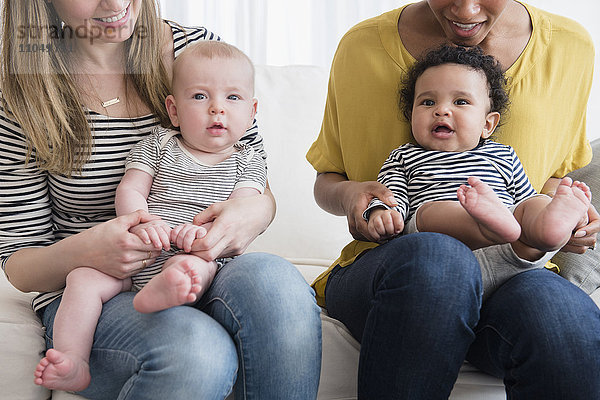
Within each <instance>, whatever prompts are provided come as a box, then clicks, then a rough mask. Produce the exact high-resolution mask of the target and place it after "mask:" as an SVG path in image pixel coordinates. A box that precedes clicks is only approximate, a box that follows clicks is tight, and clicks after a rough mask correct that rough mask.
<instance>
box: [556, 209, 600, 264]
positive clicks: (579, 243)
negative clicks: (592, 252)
mask: <svg viewBox="0 0 600 400" xmlns="http://www.w3.org/2000/svg"><path fill="white" fill-rule="evenodd" d="M599 231H600V214H598V211H597V210H596V208H595V207H594V206H593V205H591V204H590V208H589V210H588V223H587V225H585V226H581V227H579V228H577V229H576V230H575V232H573V234H572V235H571V239H570V240H569V242H568V243H567V244H566V245H565V246H564V247H563V248H562V249H561V251H565V252H569V253H577V254H583V253H585V252H586V251H587V249H593V248H595V247H596V241H597V237H598V232H599Z"/></svg>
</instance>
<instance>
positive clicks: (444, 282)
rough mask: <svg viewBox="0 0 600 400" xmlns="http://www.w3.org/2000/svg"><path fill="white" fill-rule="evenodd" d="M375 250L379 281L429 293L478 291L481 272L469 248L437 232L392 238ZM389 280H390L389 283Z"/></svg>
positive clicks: (425, 293)
mask: <svg viewBox="0 0 600 400" xmlns="http://www.w3.org/2000/svg"><path fill="white" fill-rule="evenodd" d="M376 250H378V251H382V252H384V254H383V255H382V256H380V258H381V259H382V260H381V263H382V265H383V268H381V269H380V273H379V277H378V280H379V281H383V280H385V281H386V284H392V285H394V284H396V285H402V286H404V285H407V284H409V285H410V286H412V287H413V288H414V289H415V290H418V291H420V292H421V293H423V296H424V298H425V297H428V296H436V295H439V296H442V297H446V298H447V299H448V300H450V299H449V298H448V297H447V296H449V295H452V293H454V294H455V295H460V294H473V293H474V294H478V293H480V291H481V271H480V268H479V264H478V263H477V260H476V259H475V257H474V256H473V253H472V251H471V250H470V249H469V248H468V247H466V246H465V245H464V244H463V243H461V242H459V241H458V240H456V239H454V238H451V237H449V236H446V235H442V234H438V233H417V234H411V235H406V236H402V237H400V238H397V239H394V240H392V241H390V242H388V243H386V244H385V245H384V246H380V248H377V249H376ZM390 281H391V282H390Z"/></svg>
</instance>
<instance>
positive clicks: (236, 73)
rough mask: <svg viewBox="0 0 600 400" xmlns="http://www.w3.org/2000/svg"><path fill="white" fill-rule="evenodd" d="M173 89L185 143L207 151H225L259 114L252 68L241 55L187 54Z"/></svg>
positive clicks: (176, 119) (176, 117)
mask: <svg viewBox="0 0 600 400" xmlns="http://www.w3.org/2000/svg"><path fill="white" fill-rule="evenodd" d="M181 61H182V63H181V64H180V65H179V67H178V68H177V74H178V76H177V79H176V81H175V87H174V88H173V96H174V99H175V108H176V109H175V110H174V111H175V115H173V112H171V110H169V111H170V113H171V121H172V123H173V125H175V126H178V127H179V129H180V132H181V136H182V139H183V141H184V143H185V144H186V145H187V146H189V147H191V148H192V149H194V150H197V151H201V152H206V153H224V152H228V151H230V150H231V146H233V144H235V143H236V142H237V141H238V140H240V138H241V137H242V136H243V135H244V134H245V133H246V130H247V129H248V128H250V126H252V123H253V121H254V116H255V114H256V99H254V97H253V89H254V88H253V76H252V69H251V68H250V65H249V64H248V62H247V61H246V60H243V59H239V58H220V57H217V58H212V59H207V58H202V57H197V56H190V57H186V58H185V59H184V60H181Z"/></svg>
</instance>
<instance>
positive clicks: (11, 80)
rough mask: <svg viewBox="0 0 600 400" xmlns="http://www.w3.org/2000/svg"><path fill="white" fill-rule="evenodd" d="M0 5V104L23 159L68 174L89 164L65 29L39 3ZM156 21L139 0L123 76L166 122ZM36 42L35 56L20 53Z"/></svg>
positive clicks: (86, 129) (149, 3)
mask: <svg viewBox="0 0 600 400" xmlns="http://www.w3.org/2000/svg"><path fill="white" fill-rule="evenodd" d="M2 7H3V9H2V24H3V29H2V31H3V32H2V52H1V58H2V61H1V62H2V69H1V89H2V103H3V106H4V108H5V110H6V112H7V113H9V114H10V115H12V116H13V117H14V118H15V119H16V121H17V122H18V123H19V125H20V126H21V128H22V129H23V132H24V134H25V136H26V138H27V161H28V162H29V161H31V158H32V157H33V158H34V159H35V162H36V164H37V165H38V167H39V168H41V169H43V170H47V171H49V172H52V173H59V174H64V175H67V176H71V175H72V174H73V172H74V171H80V170H81V168H82V167H83V165H84V164H85V163H86V162H87V161H88V160H89V157H90V154H91V148H92V133H91V129H90V125H89V123H88V121H87V118H86V114H85V111H84V108H83V101H82V94H81V92H80V88H79V87H78V86H77V84H76V82H75V80H74V78H73V75H72V73H71V72H70V66H71V65H70V63H69V54H68V52H69V50H68V48H67V43H66V40H65V36H66V34H65V33H66V29H63V26H62V22H61V20H60V18H59V17H58V15H57V14H56V12H55V10H54V7H53V6H52V4H51V3H49V2H47V1H46V0H29V1H23V0H4V2H3V5H2ZM161 23H162V20H161V19H160V17H159V9H158V5H157V3H156V0H142V6H141V10H140V14H139V17H138V20H137V22H136V28H135V31H134V32H133V34H132V36H131V37H130V38H129V39H127V41H126V42H125V43H126V50H125V52H126V54H125V60H126V66H125V71H126V72H125V79H126V83H127V85H129V84H131V86H132V87H133V88H134V89H135V90H136V92H137V94H138V95H139V96H140V98H141V100H142V101H143V103H144V104H145V105H146V106H147V107H148V108H149V109H150V110H151V112H152V113H153V114H154V115H155V116H156V117H157V118H158V120H159V121H160V123H161V124H163V125H168V123H169V118H168V114H167V112H166V110H165V108H164V99H165V98H166V96H167V95H168V93H169V86H170V84H169V77H168V74H167V72H166V69H165V67H164V65H163V63H162V54H161V53H162V48H163V41H162V40H161V37H162V35H161ZM41 44H43V45H44V46H46V48H45V49H43V50H41V51H36V52H35V53H32V52H27V51H23V50H24V49H33V46H36V47H37V46H40V45H41ZM28 46H29V47H28Z"/></svg>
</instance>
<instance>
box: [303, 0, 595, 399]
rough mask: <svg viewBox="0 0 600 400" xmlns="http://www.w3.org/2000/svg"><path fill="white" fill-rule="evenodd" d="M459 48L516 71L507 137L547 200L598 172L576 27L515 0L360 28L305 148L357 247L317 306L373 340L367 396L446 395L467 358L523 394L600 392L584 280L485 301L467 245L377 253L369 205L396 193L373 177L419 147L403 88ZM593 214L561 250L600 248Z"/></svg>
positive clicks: (419, 245) (368, 342)
mask: <svg viewBox="0 0 600 400" xmlns="http://www.w3.org/2000/svg"><path fill="white" fill-rule="evenodd" d="M448 42H450V43H454V44H457V45H463V46H475V45H478V46H480V47H482V48H483V50H484V51H485V52H486V53H487V54H491V55H493V56H494V57H495V58H496V59H498V60H499V61H500V63H501V65H502V66H503V68H504V69H505V71H506V75H507V76H508V78H509V83H508V91H509V96H510V101H511V110H510V112H509V114H508V116H507V118H506V119H505V120H504V125H503V126H502V127H501V129H500V131H499V132H498V133H497V139H498V141H500V142H502V143H505V144H508V145H511V146H512V147H513V148H514V149H515V150H516V152H517V154H518V156H519V157H520V158H521V160H522V162H523V165H524V168H525V171H526V172H527V174H528V176H529V178H530V180H531V182H532V184H533V186H534V187H535V189H536V190H537V191H541V192H544V193H550V194H551V193H552V191H553V187H554V186H555V185H556V182H557V181H558V179H555V178H560V177H562V176H564V175H565V174H566V173H568V172H570V171H572V170H574V169H577V168H580V167H582V166H584V165H586V164H587V163H589V161H590V159H591V156H592V154H591V149H590V146H589V143H588V141H587V138H586V132H585V124H586V123H585V121H586V120H585V117H586V106H587V99H588V96H589V92H590V87H591V80H592V71H593V58H594V49H593V45H592V41H591V38H590V37H589V35H588V33H587V32H586V31H585V30H584V29H583V28H582V27H581V26H580V25H578V24H577V23H575V22H573V21H571V20H569V19H566V18H563V17H560V16H557V15H552V14H550V13H547V12H544V11H541V10H539V9H536V8H534V7H531V6H528V5H526V4H522V3H519V2H517V1H514V0H480V1H477V0H463V1H459V0H428V1H422V2H419V3H414V4H409V5H407V6H405V7H403V8H400V9H397V10H393V11H390V12H388V13H385V14H383V15H381V16H379V17H376V18H373V19H370V20H367V21H364V22H362V23H360V24H358V25H357V26H355V27H354V28H352V29H351V30H350V31H349V32H348V33H347V34H346V35H345V36H344V37H343V39H342V40H341V42H340V44H339V47H338V50H337V52H336V55H335V58H334V61H333V65H332V69H331V76H330V83H329V93H328V97H327V103H326V108H325V115H324V119H323V125H322V128H321V132H320V134H319V137H318V138H317V140H316V141H315V143H314V144H313V145H312V147H311V148H310V150H309V152H308V154H307V158H308V160H309V162H310V163H311V164H312V165H313V166H314V168H315V169H316V170H317V172H318V175H317V179H316V182H315V198H316V200H317V202H318V204H319V205H320V206H321V207H322V208H323V209H325V210H326V211H328V212H331V213H333V214H336V215H345V216H346V217H347V219H348V224H349V228H350V231H351V233H352V234H353V236H354V238H355V239H357V240H355V241H353V242H351V243H350V244H348V245H347V246H346V247H345V248H344V249H343V251H342V254H341V256H340V258H339V259H338V260H337V261H336V262H335V263H334V265H332V267H331V268H330V269H329V270H328V271H327V272H326V273H324V274H323V275H322V276H320V277H319V278H317V280H316V281H315V283H314V287H315V289H316V291H317V299H318V302H319V303H320V304H321V305H325V306H326V307H327V310H328V312H329V314H330V315H331V316H332V317H334V318H337V319H339V320H341V321H342V322H344V323H345V324H346V326H347V327H348V328H349V330H350V331H351V332H352V334H353V335H354V336H355V337H356V338H357V339H358V340H359V341H361V345H362V346H361V358H360V364H359V372H358V373H359V378H358V386H359V387H358V393H359V398H365V399H387V398H411V399H436V398H447V397H448V395H449V394H450V391H451V389H452V387H453V384H454V381H455V380H456V377H457V374H458V371H459V369H460V366H461V364H462V362H463V360H464V359H465V357H466V358H467V360H469V361H471V362H472V363H473V364H475V365H476V366H478V367H479V368H481V369H482V370H484V371H486V372H488V373H490V374H493V375H496V376H498V377H501V378H503V379H504V381H505V384H506V390H507V393H509V395H510V396H511V398H515V399H517V398H519V399H531V398H544V399H561V398H569V399H588V398H596V397H597V395H598V393H600V376H599V375H598V374H597V371H598V367H599V366H600V354H599V353H598V351H597V343H598V342H599V341H600V311H599V310H598V308H597V307H596V306H595V305H594V303H593V302H592V301H591V300H590V299H589V297H588V296H586V295H585V294H584V293H583V292H581V291H580V290H579V289H577V288H576V287H575V286H574V285H572V284H570V283H569V282H568V281H566V280H565V279H563V278H561V277H559V276H558V275H556V274H554V273H552V272H550V271H548V270H536V271H529V272H527V273H523V274H520V275H519V276H518V277H515V278H514V279H511V280H510V281H509V282H507V283H506V284H504V285H503V286H502V287H501V288H500V289H499V290H498V291H497V292H496V293H495V294H494V295H493V296H491V297H490V298H489V300H487V301H486V302H485V304H483V306H482V305H481V276H480V272H479V267H478V265H477V263H476V261H475V260H474V259H473V256H472V254H471V252H470V251H469V250H468V249H467V248H466V247H464V246H463V245H462V244H461V243H458V242H457V241H455V240H453V239H451V238H448V237H446V236H443V235H439V234H435V233H419V234H416V235H409V236H400V237H398V238H396V239H394V240H391V241H389V242H387V243H385V244H381V245H379V244H378V243H374V240H373V238H372V237H370V235H369V233H368V231H367V228H366V221H364V220H363V219H362V211H363V210H364V209H365V208H366V206H367V204H368V203H369V201H370V200H371V199H372V198H373V197H378V198H380V199H382V200H383V199H388V198H389V197H390V196H391V192H389V191H388V190H387V189H386V188H385V187H384V186H383V185H380V184H379V183H377V182H374V181H375V180H376V177H377V173H378V171H379V168H380V167H381V165H382V164H383V161H384V160H385V159H386V157H387V156H388V154H389V152H390V151H391V150H392V149H394V148H396V147H398V146H399V145H401V144H403V143H406V142H410V141H411V140H412V139H411V134H410V125H409V123H408V122H407V121H406V120H405V119H403V118H402V117H401V116H400V112H399V109H398V106H397V92H398V85H399V82H400V79H401V77H402V75H403V74H404V73H405V72H406V70H407V68H408V67H409V66H410V65H412V64H413V63H414V61H415V59H416V58H418V57H419V56H420V55H422V54H424V53H425V52H426V51H427V50H428V49H430V48H432V47H437V46H439V45H440V44H442V43H448ZM388 201H390V200H388ZM588 215H589V220H590V222H589V224H588V225H587V226H585V227H583V228H581V229H579V230H578V231H576V232H574V234H573V237H572V239H571V241H570V242H569V244H568V245H567V246H565V248H563V251H572V252H577V253H583V252H585V251H586V250H587V249H588V248H589V247H593V246H594V245H595V243H596V234H597V232H598V231H599V230H600V217H599V215H598V213H597V212H596V210H595V209H594V208H593V207H591V208H590V210H589V212H588ZM556 299H559V301H556ZM574 382H577V384H574Z"/></svg>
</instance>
